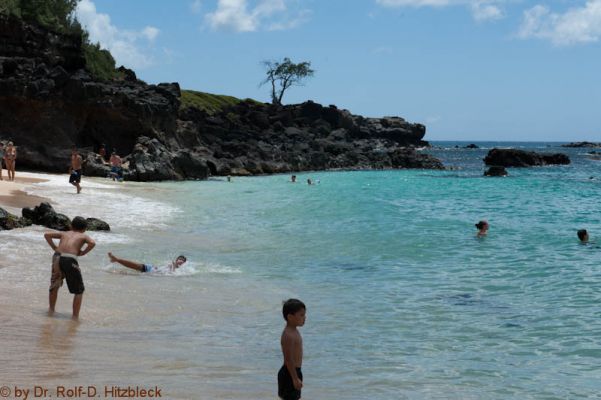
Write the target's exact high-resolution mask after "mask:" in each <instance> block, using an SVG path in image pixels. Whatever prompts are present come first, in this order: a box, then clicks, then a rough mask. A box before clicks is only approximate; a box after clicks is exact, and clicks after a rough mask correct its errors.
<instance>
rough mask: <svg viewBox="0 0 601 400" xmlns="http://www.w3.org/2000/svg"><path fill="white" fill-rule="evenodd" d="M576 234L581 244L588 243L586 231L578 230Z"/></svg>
mask: <svg viewBox="0 0 601 400" xmlns="http://www.w3.org/2000/svg"><path fill="white" fill-rule="evenodd" d="M577 234H578V239H580V241H581V242H588V232H587V231H586V229H580V230H579V231H578V232H577Z"/></svg>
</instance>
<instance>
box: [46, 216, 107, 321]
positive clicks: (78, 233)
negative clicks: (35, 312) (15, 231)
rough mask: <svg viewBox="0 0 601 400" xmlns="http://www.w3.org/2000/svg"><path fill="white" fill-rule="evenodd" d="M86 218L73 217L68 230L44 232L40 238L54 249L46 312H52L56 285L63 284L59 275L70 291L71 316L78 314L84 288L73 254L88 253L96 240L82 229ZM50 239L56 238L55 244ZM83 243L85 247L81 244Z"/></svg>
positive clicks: (75, 257)
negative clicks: (42, 237)
mask: <svg viewBox="0 0 601 400" xmlns="http://www.w3.org/2000/svg"><path fill="white" fill-rule="evenodd" d="M86 228H87V222H86V220H85V219H83V218H82V217H75V218H73V221H71V230H70V231H68V232H46V233H44V238H45V239H46V241H47V242H48V244H49V245H50V247H51V248H52V250H54V255H53V256H52V275H51V277H50V295H49V298H48V301H49V304H50V307H49V310H48V314H49V315H52V314H54V306H55V305H56V298H57V296H58V289H59V288H60V287H61V286H62V285H63V279H65V278H66V279H67V286H68V287H69V292H70V293H73V294H74V296H73V319H75V320H76V319H78V318H79V310H80V308H81V301H82V298H83V292H84V290H85V288H84V285H83V279H82V277H81V270H80V269H79V264H78V263H77V257H81V256H85V255H86V254H88V253H89V252H90V251H92V249H93V248H94V246H96V242H94V239H92V238H91V237H89V236H88V235H86V234H85V233H84V232H85V230H86ZM54 239H59V244H58V246H56V245H55V244H54ZM86 244H87V246H86V247H85V249H84V248H83V247H84V245H86Z"/></svg>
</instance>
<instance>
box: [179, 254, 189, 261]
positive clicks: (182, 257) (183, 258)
mask: <svg viewBox="0 0 601 400" xmlns="http://www.w3.org/2000/svg"><path fill="white" fill-rule="evenodd" d="M180 258H181V259H182V260H184V262H186V261H188V259H187V258H186V256H184V255H183V254H180V255H179V256H177V258H176V260H179V259H180Z"/></svg>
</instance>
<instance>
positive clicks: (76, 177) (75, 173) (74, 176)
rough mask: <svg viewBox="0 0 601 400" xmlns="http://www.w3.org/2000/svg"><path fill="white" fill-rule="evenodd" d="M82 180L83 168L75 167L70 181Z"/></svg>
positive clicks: (77, 181)
mask: <svg viewBox="0 0 601 400" xmlns="http://www.w3.org/2000/svg"><path fill="white" fill-rule="evenodd" d="M79 182H81V170H80V169H74V170H73V171H71V176H70V177H69V183H79Z"/></svg>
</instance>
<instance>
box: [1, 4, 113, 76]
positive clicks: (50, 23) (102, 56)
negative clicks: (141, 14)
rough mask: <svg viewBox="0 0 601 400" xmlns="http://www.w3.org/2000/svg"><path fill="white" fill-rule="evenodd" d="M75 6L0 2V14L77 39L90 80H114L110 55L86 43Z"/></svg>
mask: <svg viewBox="0 0 601 400" xmlns="http://www.w3.org/2000/svg"><path fill="white" fill-rule="evenodd" d="M78 2H79V0H0V14H6V15H14V16H16V17H18V18H21V19H23V20H24V21H26V22H29V23H32V24H37V25H41V26H43V27H44V28H46V29H49V30H51V31H54V32H58V33H66V34H72V35H81V43H82V51H83V55H84V57H85V59H86V69H87V70H88V71H90V73H91V74H92V76H94V77H96V78H98V79H105V80H106V79H111V78H114V77H116V76H118V73H117V72H116V70H115V59H114V58H113V56H112V55H111V53H110V52H109V51H108V50H105V49H102V48H101V47H100V44H99V43H92V42H90V40H89V35H88V32H86V31H85V29H83V28H82V26H81V24H80V23H79V21H77V18H75V9H76V8H77V3H78Z"/></svg>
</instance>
